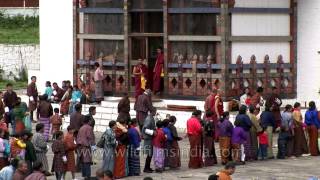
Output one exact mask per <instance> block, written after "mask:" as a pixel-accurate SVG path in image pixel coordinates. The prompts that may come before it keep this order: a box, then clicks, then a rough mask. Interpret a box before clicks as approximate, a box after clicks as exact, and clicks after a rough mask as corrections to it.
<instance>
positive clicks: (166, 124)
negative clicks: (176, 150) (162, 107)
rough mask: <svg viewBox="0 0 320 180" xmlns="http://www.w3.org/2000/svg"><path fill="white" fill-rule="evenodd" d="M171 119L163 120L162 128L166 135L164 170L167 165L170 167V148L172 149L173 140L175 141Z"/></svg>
mask: <svg viewBox="0 0 320 180" xmlns="http://www.w3.org/2000/svg"><path fill="white" fill-rule="evenodd" d="M169 124H170V122H169V119H164V120H163V121H162V126H163V127H162V130H163V132H164V134H165V136H166V141H165V143H164V149H163V150H164V168H163V170H165V168H166V167H170V165H169V150H170V149H171V146H172V142H173V136H172V132H171V130H170V128H169Z"/></svg>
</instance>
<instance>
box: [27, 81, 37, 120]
mask: <svg viewBox="0 0 320 180" xmlns="http://www.w3.org/2000/svg"><path fill="white" fill-rule="evenodd" d="M36 82H37V77H36V76H32V77H31V83H30V84H29V85H28V88H27V95H28V96H29V111H30V120H31V121H33V122H35V121H34V119H33V118H34V117H33V115H34V113H33V112H34V111H35V110H36V108H37V105H38V89H37V85H36Z"/></svg>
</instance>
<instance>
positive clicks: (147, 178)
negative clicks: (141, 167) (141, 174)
mask: <svg viewBox="0 0 320 180" xmlns="http://www.w3.org/2000/svg"><path fill="white" fill-rule="evenodd" d="M143 180H153V178H152V177H145V178H143Z"/></svg>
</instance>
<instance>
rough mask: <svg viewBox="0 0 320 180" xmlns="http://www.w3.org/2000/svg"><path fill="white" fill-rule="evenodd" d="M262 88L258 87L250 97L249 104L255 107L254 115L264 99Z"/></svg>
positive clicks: (257, 112)
mask: <svg viewBox="0 0 320 180" xmlns="http://www.w3.org/2000/svg"><path fill="white" fill-rule="evenodd" d="M262 93H263V88H262V87H258V89H257V91H256V93H255V94H254V95H253V96H252V98H251V105H252V106H253V107H255V108H256V111H255V115H258V114H259V113H260V109H261V106H263V104H264V100H263V98H262Z"/></svg>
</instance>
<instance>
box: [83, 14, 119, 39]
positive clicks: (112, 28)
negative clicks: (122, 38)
mask: <svg viewBox="0 0 320 180" xmlns="http://www.w3.org/2000/svg"><path fill="white" fill-rule="evenodd" d="M85 16H86V20H85V21H84V26H85V28H84V33H87V34H123V26H124V25H123V15H120V14H86V15H85Z"/></svg>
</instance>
